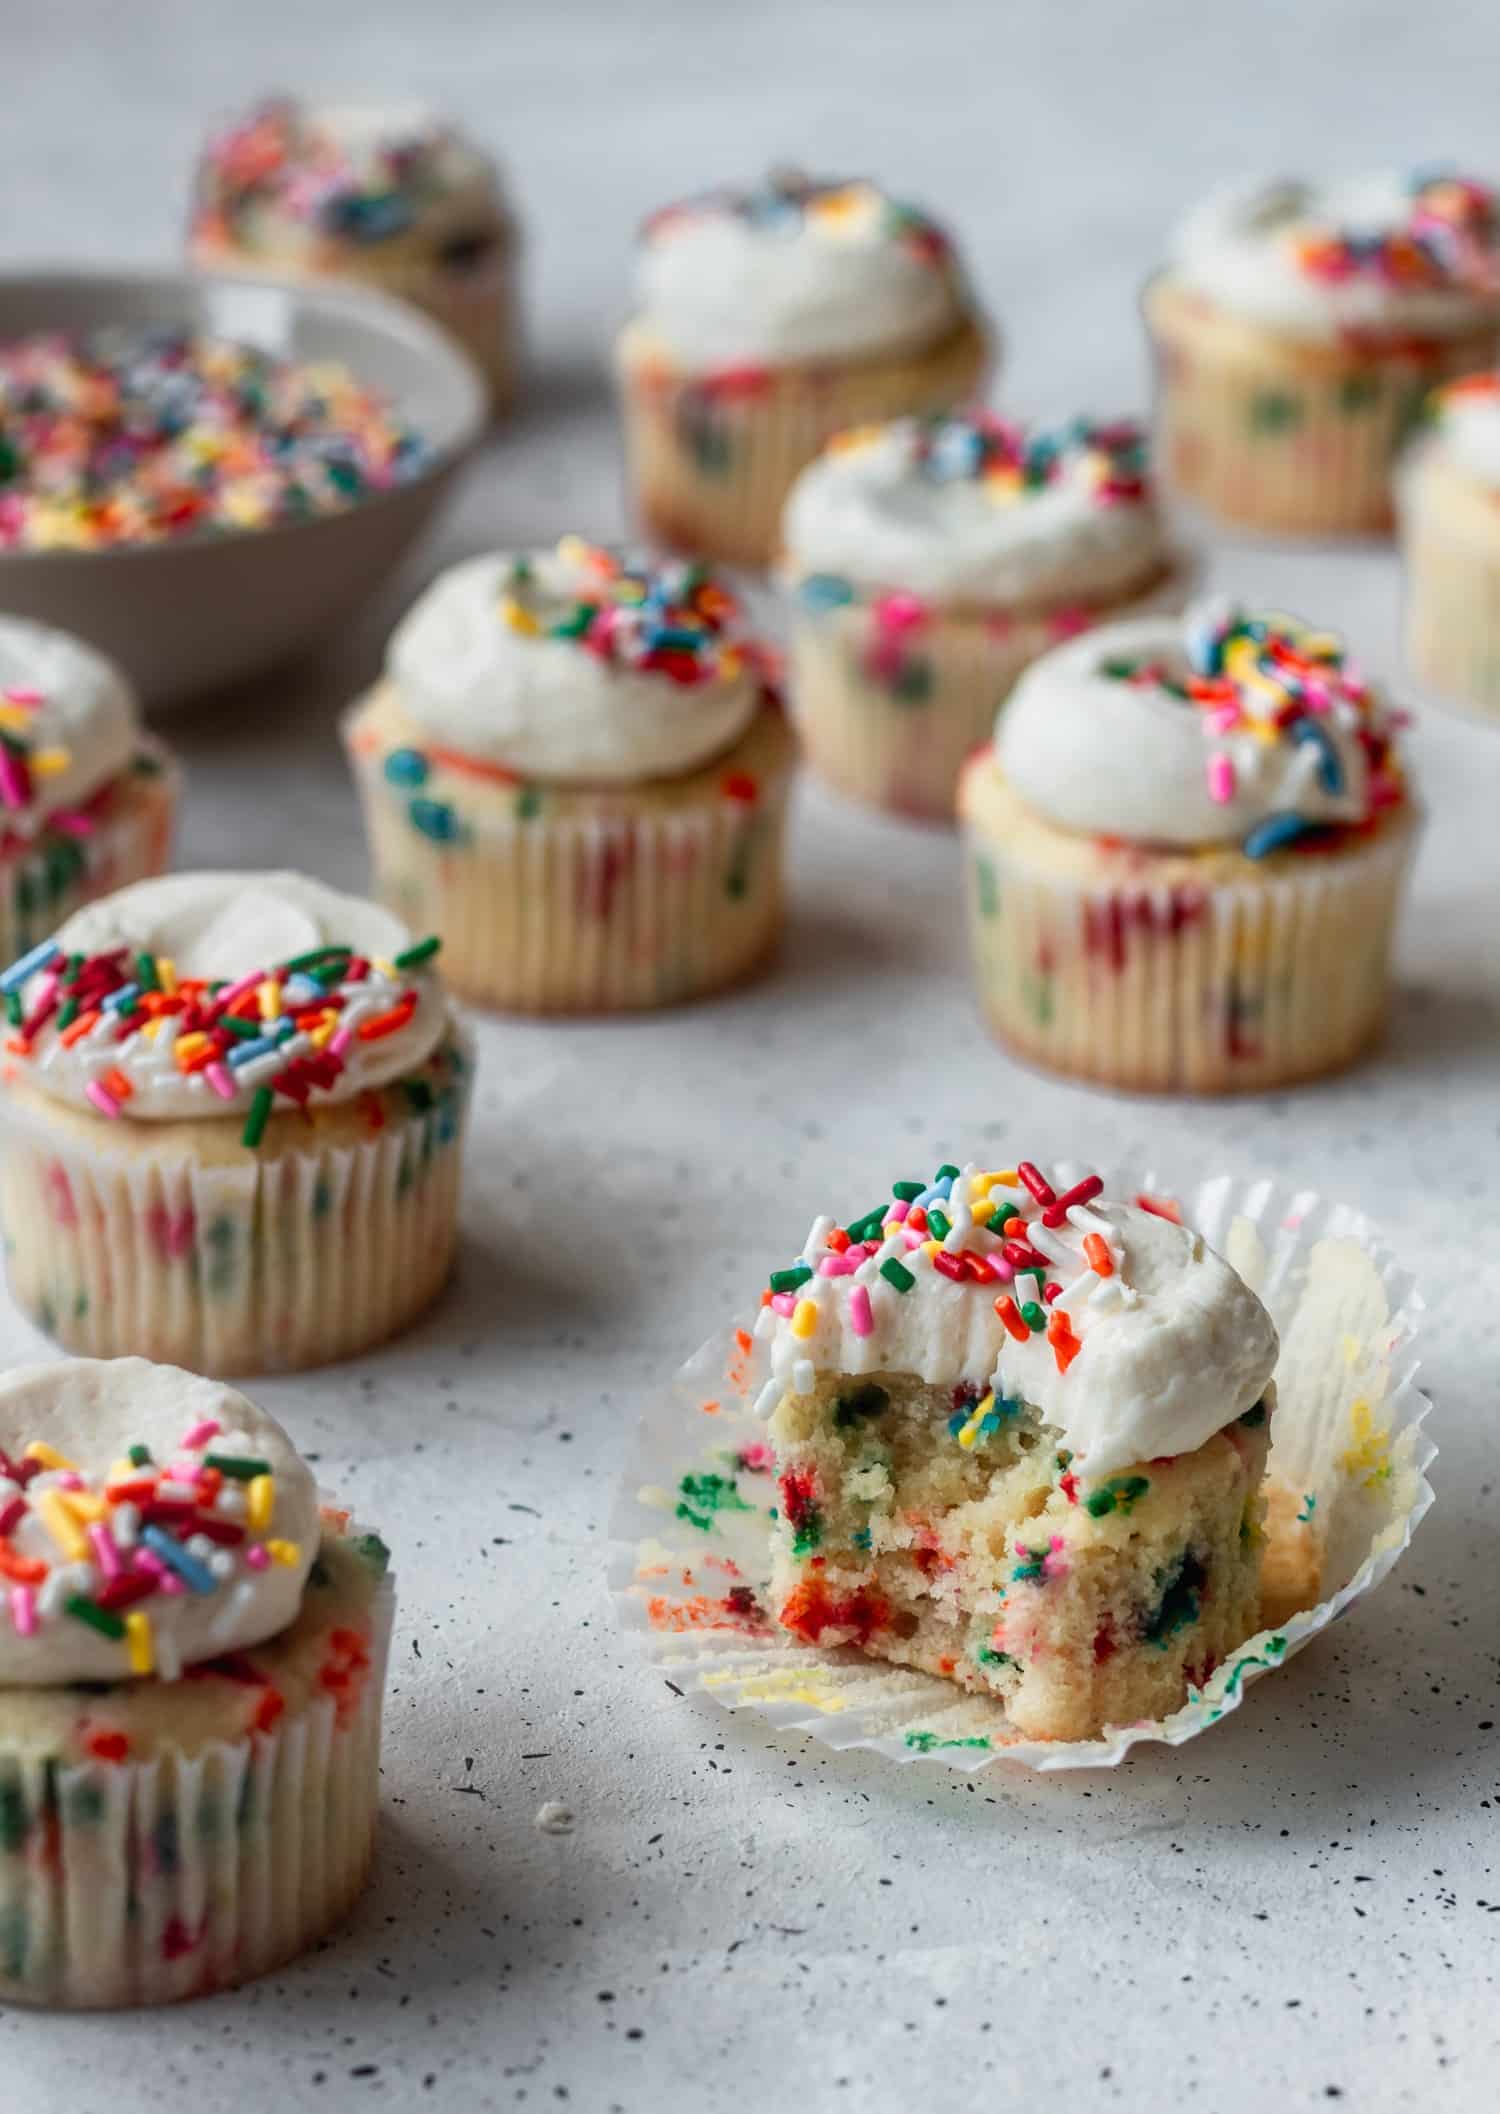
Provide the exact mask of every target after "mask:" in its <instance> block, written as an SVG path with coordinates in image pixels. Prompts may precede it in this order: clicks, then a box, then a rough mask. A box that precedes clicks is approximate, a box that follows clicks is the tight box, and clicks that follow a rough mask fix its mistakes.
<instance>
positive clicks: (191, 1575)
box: [141, 1527, 219, 1593]
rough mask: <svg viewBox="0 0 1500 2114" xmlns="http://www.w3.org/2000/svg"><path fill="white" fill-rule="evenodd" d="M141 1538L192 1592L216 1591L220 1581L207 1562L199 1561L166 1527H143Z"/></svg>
mask: <svg viewBox="0 0 1500 2114" xmlns="http://www.w3.org/2000/svg"><path fill="white" fill-rule="evenodd" d="M141 1540H142V1541H143V1542H144V1543H145V1544H146V1547H147V1548H148V1549H150V1550H151V1552H152V1553H153V1555H156V1556H159V1557H160V1558H161V1560H162V1562H163V1563H164V1564H166V1565H167V1567H168V1569H169V1570H173V1571H175V1572H176V1573H177V1576H178V1577H179V1578H180V1579H181V1580H182V1582H183V1584H184V1585H185V1586H186V1587H187V1589H188V1591H189V1592H190V1593H214V1592H217V1591H218V1586H219V1581H218V1579H217V1578H215V1576H214V1574H213V1572H212V1571H211V1570H210V1569H209V1568H208V1565H207V1564H206V1563H199V1561H198V1559H197V1557H196V1556H194V1555H193V1554H192V1553H191V1551H190V1550H187V1549H185V1548H184V1547H183V1546H182V1543H181V1542H180V1541H178V1540H177V1538H176V1537H175V1535H171V1534H168V1533H167V1531H166V1529H165V1528H164V1527H142V1529H141Z"/></svg>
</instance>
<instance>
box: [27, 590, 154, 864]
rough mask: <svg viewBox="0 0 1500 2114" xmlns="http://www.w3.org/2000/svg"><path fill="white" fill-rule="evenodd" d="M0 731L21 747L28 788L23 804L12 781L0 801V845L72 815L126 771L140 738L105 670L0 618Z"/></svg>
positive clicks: (105, 664)
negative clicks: (0, 728) (24, 753)
mask: <svg viewBox="0 0 1500 2114" xmlns="http://www.w3.org/2000/svg"><path fill="white" fill-rule="evenodd" d="M7 692H15V693H17V694H18V696H19V699H20V702H16V701H14V700H13V699H8V698H7V696H6V693H7ZM0 725H3V727H4V729H5V731H6V732H7V733H10V734H12V735H13V736H14V737H15V738H16V739H17V740H19V741H20V742H22V743H23V744H24V745H25V748H26V750H27V751H28V756H27V758H26V760H25V775H26V777H27V778H29V780H30V789H29V797H28V796H24V795H23V794H22V791H21V788H20V787H19V786H16V785H15V783H14V781H12V782H11V785H10V788H9V789H8V790H5V791H4V793H3V797H0V837H3V836H4V835H5V834H7V833H13V834H15V835H18V836H22V837H27V838H30V837H35V836H37V835H38V834H39V833H40V832H41V831H42V830H43V829H45V828H46V826H47V823H48V821H49V820H50V818H51V817H52V816H54V815H58V814H66V813H67V812H68V811H69V810H71V809H76V808H77V807H79V806H80V805H81V804H82V803H83V802H84V801H86V800H88V799H89V797H90V796H91V795H92V794H94V793H97V792H98V791H99V789H100V788H101V787H102V786H104V785H106V784H108V782H109V780H110V779H112V778H116V777H118V776H119V774H120V773H121V772H122V771H123V770H125V769H126V768H127V766H128V765H129V763H130V760H131V758H132V756H133V755H134V754H135V751H136V747H137V744H138V741H139V736H140V729H139V724H138V715H137V711H136V702H135V695H134V693H133V691H132V690H131V688H130V685H129V683H128V682H127V681H126V679H125V677H124V676H123V675H122V674H121V672H120V670H119V669H118V668H116V667H115V666H114V664H113V662H111V661H107V660H105V658H104V657H103V655H102V654H99V653H96V652H95V651H94V649H93V647H92V646H85V645H84V643H83V641H82V640H81V639H75V638H72V637H70V636H69V634H68V633H67V632H65V631H53V630H51V629H50V628H49V627H48V626H47V625H45V624H32V623H29V622H28V621H27V620H26V619H25V618H23V617H0ZM18 803H19V804H18Z"/></svg>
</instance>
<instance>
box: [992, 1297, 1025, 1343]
mask: <svg viewBox="0 0 1500 2114" xmlns="http://www.w3.org/2000/svg"><path fill="white" fill-rule="evenodd" d="M995 1312H996V1313H997V1314H998V1315H999V1316H1000V1319H1001V1320H1002V1321H1003V1322H1004V1323H1005V1327H1006V1331H1007V1333H1008V1334H1009V1335H1012V1336H1014V1337H1015V1339H1016V1341H1017V1343H1029V1342H1030V1340H1031V1331H1030V1329H1029V1328H1027V1326H1026V1324H1025V1322H1024V1321H1023V1320H1022V1319H1021V1309H1020V1308H1019V1307H1018V1306H1017V1305H1016V1303H1015V1301H1014V1300H1013V1299H1012V1298H1011V1296H1010V1294H1009V1292H1002V1293H1001V1295H1000V1297H999V1298H998V1299H997V1300H996V1301H995Z"/></svg>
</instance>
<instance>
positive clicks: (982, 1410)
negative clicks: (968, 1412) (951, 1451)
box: [958, 1394, 995, 1450]
mask: <svg viewBox="0 0 1500 2114" xmlns="http://www.w3.org/2000/svg"><path fill="white" fill-rule="evenodd" d="M994 1406H995V1397H994V1395H993V1394H988V1395H986V1396H985V1398H984V1400H983V1401H982V1402H976V1403H975V1405H974V1411H973V1414H972V1416H971V1417H970V1418H969V1421H968V1423H967V1424H965V1425H964V1426H963V1428H962V1430H961V1431H960V1432H959V1434H958V1443H959V1445H960V1446H962V1447H964V1448H965V1449H966V1450H971V1449H972V1448H973V1445H974V1441H975V1440H976V1439H977V1438H978V1437H979V1427H980V1425H981V1424H982V1423H983V1422H984V1420H985V1418H986V1417H987V1416H988V1415H989V1413H990V1411H991V1410H992V1409H993V1408H994Z"/></svg>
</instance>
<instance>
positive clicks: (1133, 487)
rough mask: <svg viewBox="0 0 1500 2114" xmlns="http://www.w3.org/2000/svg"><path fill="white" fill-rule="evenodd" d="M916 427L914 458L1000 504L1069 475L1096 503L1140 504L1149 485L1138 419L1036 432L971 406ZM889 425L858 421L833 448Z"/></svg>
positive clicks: (848, 446) (869, 439) (933, 473)
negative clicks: (966, 410)
mask: <svg viewBox="0 0 1500 2114" xmlns="http://www.w3.org/2000/svg"><path fill="white" fill-rule="evenodd" d="M903 423H904V425H905V426H908V427H909V429H910V431H911V434H912V443H911V466H912V469H913V471H914V472H915V473H916V474H917V475H918V476H920V477H924V478H926V479H928V480H929V481H930V482H932V483H934V484H978V485H981V486H982V487H983V489H984V492H985V496H986V497H987V498H990V499H993V500H994V502H995V504H996V505H997V506H1013V505H1015V504H1016V503H1017V502H1018V501H1022V500H1026V499H1029V498H1032V497H1034V496H1035V495H1036V494H1037V493H1040V492H1045V491H1046V490H1048V489H1049V487H1051V486H1054V485H1057V484H1060V483H1062V482H1063V481H1064V479H1067V480H1068V481H1070V482H1075V481H1076V482H1078V483H1079V484H1081V485H1082V486H1083V487H1085V488H1086V489H1087V490H1088V494H1089V497H1090V499H1091V500H1092V501H1093V503H1094V504H1095V505H1096V506H1101V507H1107V506H1120V505H1139V504H1140V503H1141V502H1142V501H1143V500H1144V499H1145V498H1147V496H1148V493H1149V483H1148V479H1147V473H1146V435H1145V432H1144V430H1143V428H1142V427H1140V426H1138V425H1137V424H1136V423H1135V422H1134V420H1132V419H1116V420H1113V421H1111V422H1110V423H1108V424H1099V423H1096V422H1095V421H1094V420H1092V419H1087V418H1076V419H1072V420H1070V421H1069V422H1068V423H1067V424H1066V425H1061V426H1055V427H1045V428H1039V429H1037V430H1036V431H1034V432H1030V431H1028V430H1027V428H1026V427H1024V426H1022V425H1018V424H1017V423H1015V422H1014V421H1013V420H1010V419H1003V418H997V417H995V416H994V414H993V413H990V412H984V411H971V412H969V413H967V414H965V415H964V416H962V417H960V416H956V415H938V416H931V417H927V418H914V419H911V420H909V421H905V422H903ZM889 431H890V429H889V428H888V427H883V426H859V427H855V428H854V429H853V430H852V431H851V432H847V433H842V434H840V435H838V436H837V438H836V439H834V440H833V441H832V442H831V443H830V445H829V450H828V452H829V454H830V455H842V454H847V453H853V452H857V451H858V450H859V449H861V448H863V447H871V446H874V445H876V444H877V443H878V442H881V441H883V440H884V438H885V436H886V435H887V434H888V432H889Z"/></svg>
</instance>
